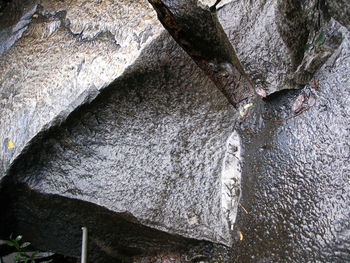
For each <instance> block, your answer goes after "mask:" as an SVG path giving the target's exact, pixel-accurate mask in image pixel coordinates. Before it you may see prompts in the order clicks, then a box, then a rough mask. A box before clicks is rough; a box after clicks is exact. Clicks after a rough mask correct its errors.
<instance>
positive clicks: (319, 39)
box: [315, 31, 326, 46]
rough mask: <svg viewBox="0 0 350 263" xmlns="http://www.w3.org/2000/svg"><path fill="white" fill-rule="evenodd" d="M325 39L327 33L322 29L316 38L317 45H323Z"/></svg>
mask: <svg viewBox="0 0 350 263" xmlns="http://www.w3.org/2000/svg"><path fill="white" fill-rule="evenodd" d="M325 40H326V33H325V32H324V31H321V32H320V34H319V35H318V37H317V38H316V41H315V44H316V45H317V46H321V45H322V44H323V43H324V41H325Z"/></svg>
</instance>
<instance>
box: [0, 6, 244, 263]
mask: <svg viewBox="0 0 350 263" xmlns="http://www.w3.org/2000/svg"><path fill="white" fill-rule="evenodd" d="M41 5H42V7H37V12H36V13H35V17H33V21H32V23H31V24H30V25H29V26H28V30H27V31H26V32H25V34H24V35H23V37H22V38H20V39H19V40H18V41H17V42H16V43H15V45H13V46H12V47H11V48H10V49H9V50H8V51H7V52H6V53H5V54H4V55H3V56H2V57H1V61H0V66H1V68H2V69H4V70H3V71H1V73H0V78H1V83H2V86H1V96H2V101H1V103H2V106H3V107H2V110H1V112H0V116H1V118H0V119H1V123H0V138H1V140H2V151H1V156H0V157H1V162H2V171H1V176H2V177H4V176H5V178H4V179H3V184H2V185H3V186H2V188H3V190H2V196H1V198H2V200H4V201H3V203H5V202H6V203H9V207H6V208H5V209H4V211H5V212H4V214H5V215H4V216H3V218H2V220H3V224H1V225H2V226H6V227H5V228H2V229H1V234H2V236H4V237H5V236H6V233H7V232H8V231H9V230H10V229H13V231H16V232H18V233H21V234H24V235H25V236H26V238H27V239H28V240H30V241H31V242H32V243H33V244H34V246H36V247H37V248H39V249H42V250H50V251H56V252H60V253H63V254H67V255H71V256H78V255H79V249H80V246H79V243H80V227H81V226H82V225H86V226H87V227H88V228H89V230H90V231H89V232H90V239H91V248H90V251H91V252H90V253H92V257H93V258H94V262H99V261H101V262H103V260H105V261H107V262H108V260H111V258H124V257H125V256H128V255H134V254H146V253H151V252H154V251H159V250H171V249H175V248H177V249H179V248H183V247H186V246H187V245H188V244H189V243H196V242H194V239H197V240H207V241H212V242H217V243H222V244H226V245H231V244H232V237H231V234H230V227H231V225H232V224H233V223H234V221H235V217H236V212H237V207H238V201H239V197H240V191H238V190H239V188H240V177H239V171H238V170H239V166H240V163H239V162H238V161H237V160H238V159H239V158H240V141H239V138H238V135H237V133H234V132H233V124H234V122H233V120H234V118H235V111H234V109H233V108H232V107H231V106H230V104H229V103H228V102H227V101H226V99H225V98H224V97H223V96H222V95H221V93H220V92H219V91H218V90H217V89H216V88H215V86H213V84H212V83H211V82H210V81H209V79H208V78H207V77H206V76H205V75H204V74H203V73H202V72H201V71H200V70H199V69H198V68H197V67H196V65H195V64H194V63H193V62H192V61H191V60H190V59H189V58H188V57H187V56H186V55H185V53H184V52H183V51H182V50H181V49H180V48H179V47H178V46H177V44H176V43H175V42H174V41H173V40H172V39H171V38H170V37H169V36H168V34H167V33H165V32H164V31H163V29H162V28H161V27H160V26H159V24H158V22H157V20H155V19H154V16H153V12H152V11H151V10H150V9H149V8H148V6H147V5H145V4H144V2H142V3H141V2H139V3H138V2H135V3H134V5H135V6H131V7H130V6H128V7H125V8H127V10H120V8H121V6H124V5H123V4H122V3H120V4H119V3H118V4H116V5H115V6H110V5H107V4H106V5H105V4H102V3H101V4H100V7H99V9H95V3H94V2H86V1H84V4H83V2H78V3H75V4H74V5H68V6H66V5H65V3H63V2H56V1H54V2H49V1H46V2H42V3H41ZM123 8H124V7H123ZM117 11H118V12H117ZM96 12H97V13H96ZM116 12H117V13H116ZM127 12H129V14H128V16H127V17H123V14H125V13H127ZM83 13H84V15H81V14H83ZM105 13H107V14H115V16H111V17H108V16H107V17H106V16H105ZM91 17H95V19H91ZM135 17H136V18H137V19H136V21H134V19H135ZM106 19H107V21H106ZM108 19H109V20H108ZM111 21H113V23H112V22H111ZM118 23H119V24H118ZM135 26H136V27H135ZM161 32H163V33H161ZM33 54H34V55H33ZM58 61H60V63H57V62H58ZM5 65H7V67H6V66H5ZM107 86H108V88H107ZM82 105H83V106H82ZM68 116H69V117H68ZM67 117H68V119H67ZM9 143H10V144H11V143H12V144H13V145H12V146H10V144H9ZM9 146H10V147H9ZM237 158H238V159H237ZM9 189H17V190H15V191H14V192H12V191H11V190H9ZM8 191H9V192H8ZM43 204H47V206H45V205H43ZM41 207H42V208H41ZM80 207H81V209H80ZM32 211H38V212H37V213H33V212H32ZM94 211H97V212H96V213H97V214H94ZM113 218H115V222H114V223H113V220H114V219H113ZM13 219H15V220H13ZM23 219H25V220H23ZM13 221H14V222H16V223H15V225H14V226H12V228H11V227H9V226H11V222H13ZM105 221H106V225H105ZM42 222H46V223H45V224H42ZM108 222H109V223H108ZM128 228H130V229H131V230H130V231H125V229H128ZM111 229H112V230H111ZM109 231H110V232H111V233H109ZM164 231H165V232H167V233H165V232H164ZM8 234H9V233H8ZM50 235H53V237H50ZM55 237H60V238H58V239H57V238H55ZM197 243H198V241H197ZM109 262H110V261H109Z"/></svg>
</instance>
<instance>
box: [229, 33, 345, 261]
mask: <svg viewBox="0 0 350 263" xmlns="http://www.w3.org/2000/svg"><path fill="white" fill-rule="evenodd" d="M341 30H342V32H343V34H344V36H345V40H344V41H343V43H342V45H341V46H340V48H339V49H338V50H337V51H336V53H335V54H334V55H333V56H332V57H331V58H330V59H329V61H328V62H327V64H326V65H325V66H324V67H323V68H322V69H321V70H320V71H319V72H318V73H317V74H316V76H315V78H316V79H317V80H318V87H319V90H318V91H317V90H315V89H313V88H310V86H307V87H306V88H305V89H303V90H301V91H294V92H291V91H290V92H284V93H280V94H279V95H277V96H275V97H274V98H272V99H271V100H269V101H267V102H259V103H257V106H256V108H255V109H256V111H255V113H254V112H253V113H251V116H250V117H249V118H248V119H247V120H246V121H245V122H244V123H242V124H241V126H240V134H241V135H242V141H243V148H244V150H245V151H244V154H243V158H244V160H245V165H243V172H242V178H243V182H242V183H243V189H242V191H243V196H242V201H243V205H244V207H245V208H246V209H247V210H248V211H249V214H245V213H244V211H243V210H241V211H240V213H239V217H238V218H239V219H238V225H237V228H238V229H239V230H240V231H242V232H243V234H244V240H243V241H242V242H238V243H236V244H235V245H234V246H233V247H234V250H233V259H234V262H339V263H340V262H344V263H345V262H349V261H350V250H349V245H350V224H349V222H350V195H349V193H350V164H349V157H350V156H349V153H350V133H349V131H350V130H349V129H350V110H349V103H350V91H349V85H350V79H349V68H350V56H349V54H350V34H349V32H348V31H347V30H346V29H345V28H342V29H341ZM311 86H312V85H311ZM301 93H302V94H304V96H305V97H306V98H307V97H308V96H309V98H311V99H306V101H309V102H310V103H311V104H310V106H311V105H313V103H314V99H313V98H315V99H316V101H315V104H314V105H313V106H312V107H311V108H310V109H308V110H306V111H305V112H303V113H302V114H301V115H299V116H296V117H294V118H291V119H288V120H284V121H278V122H276V121H274V120H283V119H285V118H288V117H289V116H293V114H295V113H293V111H292V110H291V108H292V105H293V104H294V101H295V100H296V98H297V97H298V95H299V94H301Z"/></svg>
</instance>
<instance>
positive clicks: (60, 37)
mask: <svg viewBox="0 0 350 263" xmlns="http://www.w3.org/2000/svg"><path fill="white" fill-rule="evenodd" d="M38 4H40V6H38ZM24 8H26V9H27V10H33V9H34V10H36V15H35V17H36V18H35V17H32V18H31V23H30V25H26V26H25V27H23V29H22V31H23V30H25V29H26V27H28V28H27V30H26V31H25V33H24V35H23V37H22V38H20V39H19V40H18V41H17V42H16V45H14V46H13V47H12V48H11V49H10V50H8V51H7V52H6V53H5V54H4V55H3V56H2V57H0V68H1V70H0V89H1V96H0V116H1V118H0V127H1V129H0V138H1V145H2V150H1V151H0V161H1V165H0V169H1V170H0V174H1V175H0V176H1V177H2V176H3V175H4V172H6V171H7V169H8V167H9V165H10V163H11V162H12V161H13V160H14V159H15V158H16V157H17V156H18V155H19V154H20V153H21V151H22V150H23V149H24V148H25V147H26V146H27V145H28V144H29V142H30V141H31V140H32V139H33V137H35V136H36V135H37V134H38V133H39V132H41V131H43V130H46V129H48V128H49V127H50V126H53V125H55V124H57V123H60V122H61V121H63V120H64V119H65V118H66V117H67V116H68V115H69V114H70V113H71V112H72V111H73V110H74V109H75V108H76V107H77V106H79V105H81V104H82V103H84V102H86V101H90V100H92V99H93V98H94V97H96V96H97V94H98V93H99V91H100V90H101V89H103V88H104V87H106V86H108V85H109V84H110V83H111V82H113V81H114V80H115V79H116V78H118V77H119V76H121V75H122V73H123V72H124V70H125V69H126V68H127V67H128V66H130V65H132V64H133V63H134V61H135V60H136V59H137V58H138V56H139V55H140V53H141V51H142V50H143V49H144V48H145V47H147V46H148V45H149V43H151V42H152V40H154V39H155V38H156V37H157V36H159V34H160V33H161V32H162V31H163V29H162V28H161V25H160V24H159V23H158V21H157V19H156V17H155V14H154V12H153V10H152V9H151V8H150V7H149V6H148V4H147V3H146V2H144V1H133V2H131V3H130V2H129V1H127V3H126V2H123V1H117V2H113V3H111V2H107V1H104V2H99V3H97V2H96V1H74V3H73V2H72V3H67V2H61V1H40V2H39V3H29V4H28V5H27V6H25V7H24ZM5 11H6V10H5ZM31 13H32V11H30V12H29V13H26V14H27V15H25V17H24V18H22V19H21V20H20V22H18V23H15V25H14V26H13V27H11V28H10V29H8V31H11V30H12V32H13V34H12V36H11V37H10V38H9V40H8V41H7V42H5V44H4V45H2V46H6V47H8V46H9V45H11V44H13V41H12V39H13V38H18V35H19V30H18V29H17V27H18V25H22V26H23V25H25V24H27V22H28V14H31ZM22 31H20V32H21V33H22ZM8 140H11V141H13V142H14V145H15V148H14V149H13V150H11V151H8V150H6V148H7V147H6V145H7V142H8Z"/></svg>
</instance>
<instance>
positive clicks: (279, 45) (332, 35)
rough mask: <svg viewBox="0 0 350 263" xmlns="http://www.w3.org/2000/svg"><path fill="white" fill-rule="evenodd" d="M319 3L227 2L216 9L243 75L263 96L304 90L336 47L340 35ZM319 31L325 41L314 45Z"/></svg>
mask: <svg viewBox="0 0 350 263" xmlns="http://www.w3.org/2000/svg"><path fill="white" fill-rule="evenodd" d="M318 2H319V1H315V0H308V1H284V0H281V1H272V0H266V1H232V2H231V3H228V4H227V5H225V6H224V7H222V8H220V9H219V11H218V17H219V20H220V22H221V23H222V25H223V27H224V30H225V31H226V33H227V35H228V37H229V38H230V41H231V43H232V45H233V46H234V47H235V49H236V52H237V55H238V57H239V59H240V60H241V63H242V64H243V67H244V69H245V71H246V73H247V74H248V75H249V76H250V77H251V78H252V80H253V82H254V83H255V85H256V86H257V87H261V88H264V89H265V90H266V92H267V94H272V93H274V92H276V91H279V90H283V89H294V88H300V87H301V86H300V85H305V84H306V83H307V82H308V81H310V80H311V78H312V76H313V74H314V73H315V72H316V71H317V70H318V69H319V68H320V67H321V66H322V65H323V63H324V62H325V61H326V60H327V59H328V58H329V56H330V55H331V54H333V52H334V51H335V50H336V48H337V47H338V46H339V44H340V42H341V36H340V35H339V33H338V31H336V30H334V28H332V23H329V22H327V21H328V20H327V19H325V18H324V8H323V7H322V6H319V3H318ZM338 11H339V10H338ZM322 32H325V33H326V38H325V40H324V41H321V42H320V43H319V44H317V45H316V44H315V43H314V42H315V40H316V39H317V37H318V36H319V35H320V34H322ZM307 46H309V48H308V49H307V48H306V47H307ZM310 60H311V61H312V63H310ZM305 64H307V65H310V66H309V67H305ZM299 65H304V66H299Z"/></svg>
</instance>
